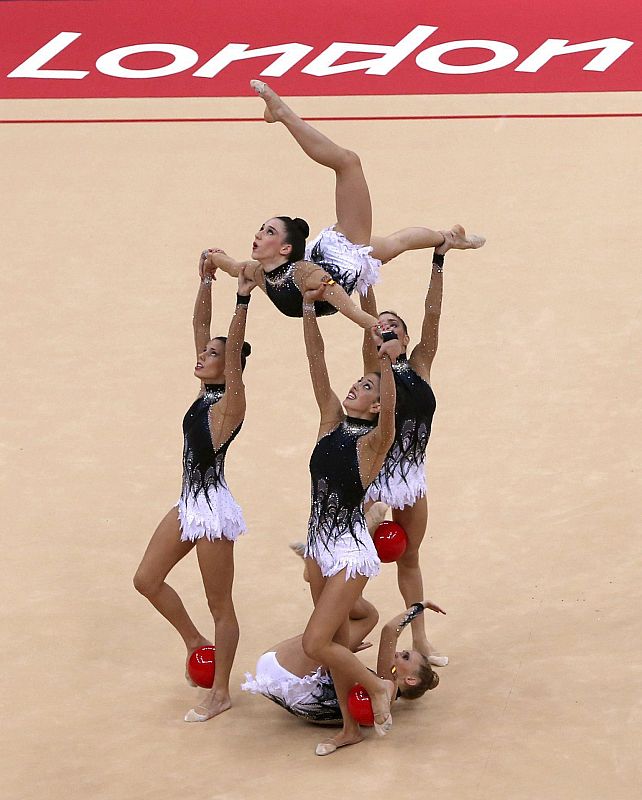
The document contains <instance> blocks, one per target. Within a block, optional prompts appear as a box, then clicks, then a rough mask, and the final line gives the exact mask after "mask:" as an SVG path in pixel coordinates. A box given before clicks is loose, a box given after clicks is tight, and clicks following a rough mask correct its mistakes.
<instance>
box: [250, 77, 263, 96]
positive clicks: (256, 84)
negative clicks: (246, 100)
mask: <svg viewBox="0 0 642 800" xmlns="http://www.w3.org/2000/svg"><path fill="white" fill-rule="evenodd" d="M250 86H251V87H252V88H253V89H254V91H255V92H256V93H257V94H260V95H261V96H263V92H264V91H265V86H266V84H265V83H264V82H263V81H257V80H252V81H250Z"/></svg>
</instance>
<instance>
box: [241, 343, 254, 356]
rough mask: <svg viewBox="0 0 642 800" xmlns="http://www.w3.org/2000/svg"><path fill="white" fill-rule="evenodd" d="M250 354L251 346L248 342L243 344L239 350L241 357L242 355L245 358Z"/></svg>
mask: <svg viewBox="0 0 642 800" xmlns="http://www.w3.org/2000/svg"><path fill="white" fill-rule="evenodd" d="M251 352H252V345H251V344H250V343H249V342H243V347H242V348H241V355H244V356H245V357H246V358H247V357H248V356H249V355H250V353H251Z"/></svg>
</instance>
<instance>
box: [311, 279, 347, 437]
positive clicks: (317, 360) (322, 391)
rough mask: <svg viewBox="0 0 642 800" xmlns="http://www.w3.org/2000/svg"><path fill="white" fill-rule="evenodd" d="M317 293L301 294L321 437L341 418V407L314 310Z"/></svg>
mask: <svg viewBox="0 0 642 800" xmlns="http://www.w3.org/2000/svg"><path fill="white" fill-rule="evenodd" d="M318 294H319V292H306V293H305V295H304V296H303V338H304V341H305V352H306V355H307V357H308V366H309V368H310V378H311V379H312V388H313V389H314V397H315V399H316V401H317V405H318V406H319V413H320V414H321V422H320V424H319V437H321V436H323V435H325V434H326V433H327V432H328V431H330V430H332V428H334V426H335V425H336V424H337V422H339V421H340V420H341V419H343V409H342V407H341V402H340V401H339V398H338V397H337V396H336V394H335V393H334V392H333V391H332V387H331V386H330V378H329V376H328V368H327V365H326V363H325V346H324V343H323V337H322V336H321V331H320V330H319V325H318V323H317V317H316V314H315V311H314V300H316V299H318V297H317V295H318Z"/></svg>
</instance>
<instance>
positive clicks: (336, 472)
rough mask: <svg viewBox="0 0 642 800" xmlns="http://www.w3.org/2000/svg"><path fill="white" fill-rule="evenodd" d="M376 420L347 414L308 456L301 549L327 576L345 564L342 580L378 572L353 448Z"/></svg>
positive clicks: (372, 574) (378, 564)
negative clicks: (308, 500)
mask: <svg viewBox="0 0 642 800" xmlns="http://www.w3.org/2000/svg"><path fill="white" fill-rule="evenodd" d="M375 425H376V423H375V422H368V421H366V420H362V419H355V418H353V417H347V418H346V419H344V420H343V421H342V422H341V423H339V425H337V427H336V428H334V430H332V431H330V433H327V434H326V435H325V436H323V437H322V438H321V439H319V441H318V442H317V444H316V447H315V448H314V450H313V451H312V456H311V457H310V475H311V477H312V508H311V512H310V520H309V522H308V540H307V545H306V552H305V554H306V556H307V557H310V558H313V559H314V560H315V561H316V562H317V564H318V565H319V567H320V568H321V572H322V574H323V575H324V576H325V577H326V578H327V577H330V576H331V575H336V574H337V573H338V572H341V570H342V569H344V568H346V580H347V579H348V578H352V577H354V576H355V575H356V574H359V575H366V576H367V577H373V576H374V575H377V574H378V572H379V567H380V561H379V557H378V555H377V551H376V550H375V547H374V545H373V543H372V538H371V537H370V534H369V533H368V528H367V526H366V521H365V518H364V514H363V499H364V495H365V489H364V486H363V484H362V482H361V475H360V474H359V460H358V453H357V442H358V441H359V439H360V438H361V437H362V436H364V435H365V434H367V433H369V432H370V431H371V430H372V429H373V428H374V427H375Z"/></svg>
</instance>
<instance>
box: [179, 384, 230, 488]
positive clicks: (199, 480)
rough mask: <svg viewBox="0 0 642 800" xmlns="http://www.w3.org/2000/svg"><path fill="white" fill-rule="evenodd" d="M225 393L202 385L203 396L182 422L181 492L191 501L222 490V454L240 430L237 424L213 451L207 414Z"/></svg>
mask: <svg viewBox="0 0 642 800" xmlns="http://www.w3.org/2000/svg"><path fill="white" fill-rule="evenodd" d="M224 393H225V385H223V384H206V385H205V393H204V394H203V395H202V396H201V397H198V398H197V399H196V400H195V401H194V402H193V403H192V405H191V406H190V408H189V410H188V411H187V413H186V414H185V418H184V419H183V492H182V496H183V497H187V496H188V495H190V496H191V497H195V496H196V495H197V494H198V493H199V492H202V491H204V492H205V493H206V494H207V491H208V489H218V488H219V487H220V486H225V485H226V484H225V473H224V467H225V454H226V453H227V449H228V447H229V446H230V444H231V443H232V441H233V439H234V438H235V437H236V435H237V434H238V432H239V431H240V430H241V425H242V424H243V423H240V424H239V425H238V426H237V427H236V429H235V430H234V432H233V433H232V435H231V436H230V438H229V439H228V440H227V441H226V442H224V443H223V444H222V445H221V446H220V447H218V448H217V449H215V448H214V445H213V444H212V433H211V430H210V420H209V411H210V408H211V407H212V406H213V405H214V404H215V403H218V402H219V400H220V399H221V398H222V397H223V394H224Z"/></svg>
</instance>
